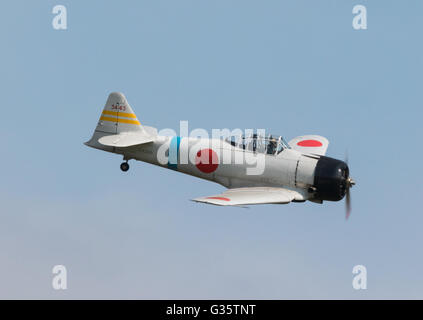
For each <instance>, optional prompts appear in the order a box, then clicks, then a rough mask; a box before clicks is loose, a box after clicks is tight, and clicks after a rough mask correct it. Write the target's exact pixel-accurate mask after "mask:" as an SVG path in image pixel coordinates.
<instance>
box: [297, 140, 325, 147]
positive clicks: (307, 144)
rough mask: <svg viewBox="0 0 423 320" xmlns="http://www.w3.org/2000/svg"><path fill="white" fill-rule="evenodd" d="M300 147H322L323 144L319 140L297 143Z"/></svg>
mask: <svg viewBox="0 0 423 320" xmlns="http://www.w3.org/2000/svg"><path fill="white" fill-rule="evenodd" d="M297 145H299V146H300V147H321V146H323V144H322V143H321V142H320V141H318V140H303V141H300V142H298V143H297Z"/></svg>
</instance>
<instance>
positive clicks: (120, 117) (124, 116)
mask: <svg viewBox="0 0 423 320" xmlns="http://www.w3.org/2000/svg"><path fill="white" fill-rule="evenodd" d="M142 130H143V128H142V126H141V123H140V122H139V121H138V118H137V116H136V115H135V113H134V111H133V110H132V108H131V106H130V105H129V103H128V101H126V98H125V96H124V95H123V94H122V93H120V92H112V93H111V94H110V95H109V98H108V99H107V102H106V105H105V106H104V109H103V112H102V113H101V117H100V120H99V121H98V124H97V128H96V129H95V131H99V132H105V133H111V134H118V133H121V132H129V131H142Z"/></svg>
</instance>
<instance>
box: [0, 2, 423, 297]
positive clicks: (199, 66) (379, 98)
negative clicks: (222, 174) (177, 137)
mask: <svg viewBox="0 0 423 320" xmlns="http://www.w3.org/2000/svg"><path fill="white" fill-rule="evenodd" d="M57 4H63V5H65V6H66V7H67V11H68V29H67V30H66V31H57V30H54V29H53V28H52V24H51V22H52V19H53V14H52V8H53V6H54V5H57ZM356 4H364V5H366V7H367V10H368V29H367V30H361V31H356V30H354V29H353V28H352V19H353V14H352V8H353V6H354V5H356ZM422 12H423V2H422V1H418V0H414V1H411V0H410V1H406V2H404V1H382V0H379V1H377V0H373V1H363V0H355V1H335V0H332V1H311V0H310V1H298V0H292V1H276V0H275V1H270V0H266V1H246V0H243V1H235V0H234V1H226V0H225V1H224V0H217V1H211V0H202V1H194V0H191V1H185V0H177V1H160V0H155V1H113V2H112V1H29V0H28V1H10V0H9V1H2V3H1V5H0V15H1V19H0V37H1V43H2V46H1V51H0V58H1V59H0V71H1V77H0V92H1V99H2V100H1V109H2V114H3V116H2V122H1V125H0V134H1V137H2V139H1V141H2V146H1V151H0V152H1V157H0V168H1V169H0V170H1V175H0V178H1V182H0V203H1V207H0V298H54V299H61V298H71V299H73V298H83V299H84V298H141V299H142V298H175V299H176V298H181V299H182V298H198V299H206V298H252V299H254V298H258V299H266V298H268V299H279V298H307V299H308V298H310V299H316V298H323V299H326V298H335V299H344V298H351V299H368V298H420V299H422V298H423V273H422V270H423V257H422V251H421V246H422V243H423V235H422V232H421V229H422V224H423V215H422V209H421V198H422V196H423V187H422V178H423V177H422V173H421V172H422V167H421V161H422V159H423V151H422V146H421V144H422V141H421V139H422V127H421V121H422V116H423V113H422V108H421V107H422V98H423V93H422V92H423V90H422V89H423V88H422V80H423V79H422V73H423V42H422V30H423V20H422V19H421V15H422ZM111 91H122V92H123V93H124V94H125V95H126V97H127V99H128V101H129V103H130V104H131V106H132V107H133V108H134V110H135V112H136V114H137V115H138V118H139V119H140V120H141V122H142V123H145V124H148V125H151V126H155V127H157V128H159V129H162V128H173V129H178V126H179V121H180V120H188V121H189V124H190V128H191V129H193V128H205V129H207V130H209V132H211V129H213V128H266V129H267V130H268V131H269V132H272V133H276V134H281V135H283V136H284V137H286V139H287V140H289V139H291V138H293V137H295V136H298V135H302V134H320V135H323V136H325V137H327V138H328V139H329V141H330V146H329V149H328V155H329V156H332V157H335V158H340V159H343V158H344V155H345V153H346V150H348V153H349V163H350V169H351V175H352V176H353V178H354V179H355V180H356V181H357V185H356V186H355V187H354V188H353V189H352V200H353V212H352V214H351V217H350V220H349V221H345V217H344V202H343V201H342V202H335V203H331V202H327V203H325V204H324V205H318V204H314V203H305V204H295V203H293V204H290V205H267V206H255V207H254V206H253V207H251V208H250V209H241V208H221V207H216V206H208V205H202V204H198V203H193V202H191V201H189V199H192V198H195V197H199V196H206V195H212V194H216V193H219V192H221V191H222V190H223V188H222V187H221V186H219V185H217V184H212V183H209V182H206V181H201V180H199V179H196V178H192V177H190V176H185V175H183V174H180V173H178V172H173V171H170V170H165V169H162V168H159V167H155V166H152V165H149V164H144V163H141V162H137V163H135V162H134V161H132V163H131V169H130V171H129V172H128V173H125V174H123V173H122V172H121V171H120V169H119V164H120V163H121V157H120V156H118V155H113V154H108V153H105V152H101V151H98V150H94V149H90V148H87V147H86V146H84V145H83V142H84V141H87V140H88V139H89V138H90V137H91V134H92V132H93V130H94V128H95V126H96V123H97V120H98V118H99V115H100V113H101V110H102V108H103V106H104V103H105V101H106V99H107V95H108V94H109V93H110V92H111ZM57 264H63V265H65V266H66V267H67V270H68V290H66V291H55V290H53V289H52V286H51V281H52V278H53V275H52V267H53V266H54V265H57ZM357 264H362V265H365V266H366V267H367V271H368V281H367V286H368V289H367V290H361V291H356V290H354V289H353V288H352V285H351V282H352V279H353V274H352V268H353V266H354V265H357Z"/></svg>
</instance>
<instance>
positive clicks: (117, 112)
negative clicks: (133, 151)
mask: <svg viewBox="0 0 423 320" xmlns="http://www.w3.org/2000/svg"><path fill="white" fill-rule="evenodd" d="M156 137H157V129H155V128H151V127H147V126H146V127H143V126H141V123H140V122H139V121H138V118H137V116H136V115H135V113H134V111H133V110H132V108H131V106H130V105H129V103H128V101H126V98H125V96H124V95H123V94H122V93H120V92H112V93H111V94H110V95H109V98H108V99H107V102H106V105H105V106H104V109H103V112H102V113H101V116H100V120H99V121H98V124H97V127H96V129H95V131H94V134H93V136H92V137H91V139H90V140H89V141H87V142H86V143H85V145H87V146H89V147H92V148H97V149H102V150H104V147H105V146H106V147H130V146H135V145H139V144H144V143H149V142H153V141H154V140H155V139H156Z"/></svg>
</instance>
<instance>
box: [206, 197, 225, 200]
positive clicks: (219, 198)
mask: <svg viewBox="0 0 423 320" xmlns="http://www.w3.org/2000/svg"><path fill="white" fill-rule="evenodd" d="M206 199H216V200H223V201H231V199H229V198H224V197H207V198H206Z"/></svg>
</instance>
